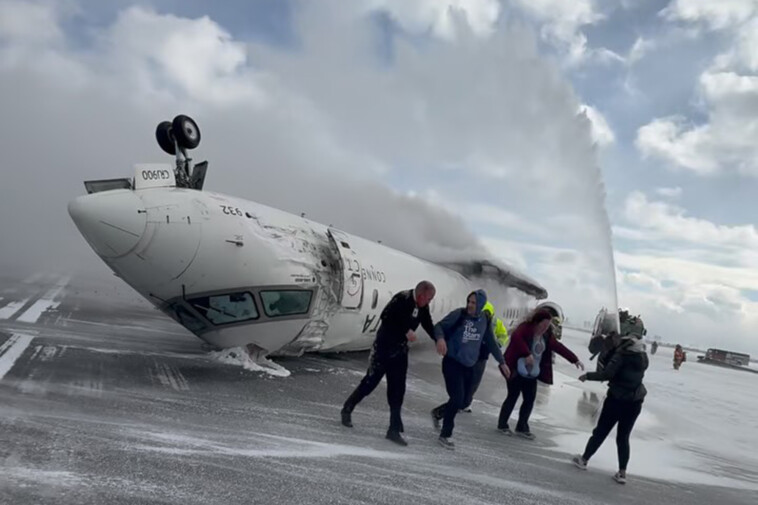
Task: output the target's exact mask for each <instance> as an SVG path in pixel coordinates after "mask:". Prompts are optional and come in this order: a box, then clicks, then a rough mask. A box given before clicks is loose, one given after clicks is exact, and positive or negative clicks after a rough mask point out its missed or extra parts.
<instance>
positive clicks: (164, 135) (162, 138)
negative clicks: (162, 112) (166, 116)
mask: <svg viewBox="0 0 758 505" xmlns="http://www.w3.org/2000/svg"><path fill="white" fill-rule="evenodd" d="M171 130H172V126H171V122H170V121H163V122H162V123H160V124H159V125H158V128H156V129H155V140H157V141H158V145H159V146H161V149H163V151H164V152H165V153H167V154H170V155H171V156H175V155H176V143H175V142H174V136H173V134H172V131H171Z"/></svg>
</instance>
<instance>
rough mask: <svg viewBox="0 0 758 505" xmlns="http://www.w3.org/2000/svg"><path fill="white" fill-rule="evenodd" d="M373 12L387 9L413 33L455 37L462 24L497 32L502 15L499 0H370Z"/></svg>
mask: <svg viewBox="0 0 758 505" xmlns="http://www.w3.org/2000/svg"><path fill="white" fill-rule="evenodd" d="M364 5H365V6H366V8H367V9H368V10H370V11H377V10H379V11H385V12H387V13H388V14H389V15H390V17H391V18H392V19H393V20H395V21H396V22H397V23H398V24H399V25H400V26H401V27H402V28H403V29H404V30H406V31H408V32H410V33H416V34H419V33H421V34H423V33H427V32H431V33H433V34H434V35H435V36H437V37H441V38H444V39H448V40H454V39H455V38H456V37H457V36H458V32H459V27H460V25H465V26H466V27H467V28H468V29H469V30H470V31H471V32H472V33H474V34H475V35H477V36H481V37H486V36H489V35H492V33H493V32H494V31H495V23H497V20H498V17H499V16H500V9H501V7H500V3H499V2H498V1H497V0H416V1H413V2H409V1H407V0H366V1H365V2H364Z"/></svg>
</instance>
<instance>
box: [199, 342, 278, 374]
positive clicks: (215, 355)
mask: <svg viewBox="0 0 758 505" xmlns="http://www.w3.org/2000/svg"><path fill="white" fill-rule="evenodd" d="M210 356H211V358H212V359H214V360H216V361H218V362H220V363H224V364H226V365H237V366H241V367H242V368H244V369H245V370H250V371H251V372H263V373H266V374H268V375H272V376H274V377H289V376H290V371H289V370H287V369H286V368H284V367H283V366H281V365H279V364H277V363H274V362H273V361H271V360H270V359H268V358H266V357H264V356H260V357H258V358H257V359H252V358H251V357H250V355H249V354H248V353H247V351H246V350H245V349H244V348H243V347H231V348H229V349H223V350H221V351H215V352H211V353H210Z"/></svg>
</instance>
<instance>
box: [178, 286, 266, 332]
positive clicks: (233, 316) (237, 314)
mask: <svg viewBox="0 0 758 505" xmlns="http://www.w3.org/2000/svg"><path fill="white" fill-rule="evenodd" d="M189 303H190V304H192V306H193V307H194V308H195V309H196V310H198V311H199V312H200V313H201V314H203V315H204V316H205V317H206V318H208V320H209V321H210V322H211V323H213V324H229V323H238V322H240V321H249V320H251V319H258V317H259V315H258V309H257V308H256V306H255V300H254V299H253V294H252V293H250V292H249V291H242V292H239V293H225V294H223V295H212V296H201V297H199V298H193V299H191V300H189Z"/></svg>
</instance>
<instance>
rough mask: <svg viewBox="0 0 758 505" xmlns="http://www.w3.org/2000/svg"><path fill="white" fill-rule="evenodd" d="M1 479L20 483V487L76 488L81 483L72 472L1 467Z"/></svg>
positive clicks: (79, 478)
mask: <svg viewBox="0 0 758 505" xmlns="http://www.w3.org/2000/svg"><path fill="white" fill-rule="evenodd" d="M2 473H3V478H5V479H8V480H13V481H20V485H21V487H25V485H28V484H35V485H39V484H45V485H48V486H50V485H54V486H66V487H69V486H77V485H79V484H81V483H82V478H81V477H79V476H78V475H76V474H75V473H72V472H64V471H58V470H42V469H39V468H27V467H3V469H2Z"/></svg>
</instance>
